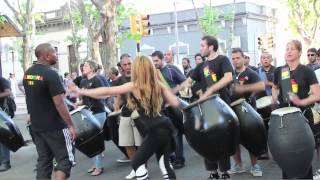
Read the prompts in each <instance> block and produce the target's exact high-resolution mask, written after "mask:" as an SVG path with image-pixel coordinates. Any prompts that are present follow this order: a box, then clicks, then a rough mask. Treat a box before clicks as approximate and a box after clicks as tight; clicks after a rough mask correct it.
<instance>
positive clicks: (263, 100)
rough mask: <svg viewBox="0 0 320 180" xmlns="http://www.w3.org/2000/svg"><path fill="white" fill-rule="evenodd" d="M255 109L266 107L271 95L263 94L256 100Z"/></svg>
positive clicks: (269, 103) (268, 104)
mask: <svg viewBox="0 0 320 180" xmlns="http://www.w3.org/2000/svg"><path fill="white" fill-rule="evenodd" d="M256 104H257V109H262V108H265V107H268V106H270V105H271V104H272V96H265V97H262V98H259V99H257V100H256Z"/></svg>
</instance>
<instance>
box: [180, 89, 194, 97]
mask: <svg viewBox="0 0 320 180" xmlns="http://www.w3.org/2000/svg"><path fill="white" fill-rule="evenodd" d="M179 94H180V96H181V97H182V98H187V99H188V98H191V97H192V92H191V88H185V89H184V90H182V91H179Z"/></svg>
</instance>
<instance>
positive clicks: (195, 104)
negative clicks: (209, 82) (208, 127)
mask: <svg viewBox="0 0 320 180" xmlns="http://www.w3.org/2000/svg"><path fill="white" fill-rule="evenodd" d="M216 97H220V96H219V94H213V95H211V96H209V97H208V98H207V99H204V100H201V101H196V102H193V103H191V104H189V105H188V106H187V107H185V108H183V110H188V109H191V108H193V107H195V106H197V105H199V104H201V103H203V102H205V101H207V100H209V99H213V98H216Z"/></svg>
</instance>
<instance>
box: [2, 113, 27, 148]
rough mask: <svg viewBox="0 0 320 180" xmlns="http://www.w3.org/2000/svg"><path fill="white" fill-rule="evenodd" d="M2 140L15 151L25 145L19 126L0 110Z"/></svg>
mask: <svg viewBox="0 0 320 180" xmlns="http://www.w3.org/2000/svg"><path fill="white" fill-rule="evenodd" d="M0 142H1V143H3V144H4V145H5V146H7V147H8V148H9V149H10V150H11V151H13V152H16V151H17V150H18V149H20V148H21V147H22V146H24V145H25V143H24V139H23V136H22V134H21V132H20V130H19V128H18V126H17V125H16V124H15V123H14V122H13V121H12V119H11V118H10V117H9V116H8V115H7V114H6V113H5V112H3V111H0Z"/></svg>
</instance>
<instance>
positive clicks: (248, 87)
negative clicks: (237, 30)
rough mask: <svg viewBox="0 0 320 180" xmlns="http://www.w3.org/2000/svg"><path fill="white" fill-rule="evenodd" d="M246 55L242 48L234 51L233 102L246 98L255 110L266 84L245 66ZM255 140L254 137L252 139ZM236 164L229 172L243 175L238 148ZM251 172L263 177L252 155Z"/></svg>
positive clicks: (235, 156)
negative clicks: (258, 97) (257, 100)
mask: <svg viewBox="0 0 320 180" xmlns="http://www.w3.org/2000/svg"><path fill="white" fill-rule="evenodd" d="M244 61H245V59H244V54H243V51H242V50H241V49H240V48H234V49H233V50H232V64H233V66H234V68H235V79H234V86H232V88H231V89H232V97H231V99H232V101H235V100H238V99H240V98H244V99H245V100H246V101H247V102H248V103H249V104H250V105H251V106H252V107H253V108H255V107H256V97H255V94H254V93H255V92H259V91H263V90H264V87H265V86H264V83H263V81H260V78H259V76H258V74H257V73H256V72H255V71H253V70H252V69H250V68H248V67H246V66H245V65H244ZM240 135H241V134H240ZM252 138H254V137H252ZM233 158H234V160H235V164H234V165H233V166H232V167H231V170H230V171H229V172H230V173H231V174H234V173H242V172H245V170H244V169H243V167H242V161H241V152H240V147H239V146H238V148H237V151H236V154H235V155H234V156H233ZM250 158H251V165H252V167H251V170H250V173H251V174H252V175H253V176H262V169H261V167H260V165H258V164H257V157H256V156H254V155H253V154H252V153H250Z"/></svg>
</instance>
